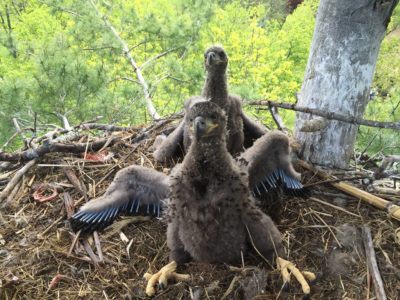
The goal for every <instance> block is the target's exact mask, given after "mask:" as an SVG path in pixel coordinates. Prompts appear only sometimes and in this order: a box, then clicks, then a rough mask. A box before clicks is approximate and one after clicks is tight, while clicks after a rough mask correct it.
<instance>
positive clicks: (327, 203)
mask: <svg viewBox="0 0 400 300" xmlns="http://www.w3.org/2000/svg"><path fill="white" fill-rule="evenodd" d="M308 199H310V200H312V201H315V202H318V203H321V204H323V205H326V206H329V207H332V208H334V209H337V210H340V211H342V212H345V213H346V214H349V215H351V216H354V217H357V218H361V216H359V215H356V214H355V213H352V212H350V211H348V210H346V209H344V208H342V207H340V206H336V205H333V204H331V203H329V202H325V201H322V200H320V199H317V198H315V197H309V198H308Z"/></svg>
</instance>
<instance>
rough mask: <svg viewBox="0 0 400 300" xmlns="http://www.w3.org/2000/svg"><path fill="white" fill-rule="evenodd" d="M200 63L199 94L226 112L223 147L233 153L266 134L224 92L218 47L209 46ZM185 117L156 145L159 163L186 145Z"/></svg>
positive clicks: (236, 99) (234, 98) (224, 63)
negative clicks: (204, 73)
mask: <svg viewBox="0 0 400 300" xmlns="http://www.w3.org/2000/svg"><path fill="white" fill-rule="evenodd" d="M204 66H205V69H206V71H207V77H206V80H205V83H204V87H203V92H202V96H203V97H204V98H206V99H207V100H209V101H211V102H214V103H216V104H218V105H219V106H220V107H221V108H222V109H223V110H224V111H225V113H226V114H227V117H228V120H227V129H228V130H227V138H226V139H227V141H226V142H227V148H228V151H229V152H230V153H231V154H232V155H233V156H236V155H237V154H238V153H240V152H242V151H243V149H244V147H246V148H247V147H249V146H251V145H252V143H253V141H254V140H256V139H257V138H259V137H261V136H262V135H263V134H265V133H266V130H265V128H264V127H262V126H261V125H259V124H257V123H256V122H254V121H252V120H251V119H250V118H248V117H247V116H246V115H245V114H244V112H243V110H242V102H241V100H240V98H239V97H237V96H234V95H229V94H228V83H227V79H226V70H227V66H228V56H227V54H226V53H225V51H224V49H223V48H222V47H220V46H212V47H210V48H209V49H207V50H206V52H205V53H204ZM192 101H193V98H191V99H189V101H187V102H186V103H185V105H184V111H185V113H186V112H188V111H189V110H190V107H191V105H193V103H192ZM188 126H190V124H188V120H187V118H186V117H184V119H183V120H182V121H181V123H180V124H179V125H178V127H177V128H176V129H175V130H174V131H173V132H172V133H171V134H170V135H169V136H168V137H166V138H165V139H164V140H163V141H162V142H161V143H159V144H158V145H157V146H156V150H155V151H154V158H155V159H156V160H157V161H159V162H165V161H168V160H170V159H172V158H174V157H176V156H177V155H178V154H179V153H181V152H182V147H183V152H186V151H187V150H188V148H189V146H190V135H189V134H188V132H187V129H188Z"/></svg>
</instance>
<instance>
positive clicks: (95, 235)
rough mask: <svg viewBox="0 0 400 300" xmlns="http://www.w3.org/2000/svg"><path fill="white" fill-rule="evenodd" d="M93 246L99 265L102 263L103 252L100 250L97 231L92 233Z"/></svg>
mask: <svg viewBox="0 0 400 300" xmlns="http://www.w3.org/2000/svg"><path fill="white" fill-rule="evenodd" d="M93 238H94V244H95V245H96V249H97V255H98V256H99V261H100V263H103V262H104V256H103V251H102V250H101V244H100V238H99V234H98V233H97V231H94V232H93Z"/></svg>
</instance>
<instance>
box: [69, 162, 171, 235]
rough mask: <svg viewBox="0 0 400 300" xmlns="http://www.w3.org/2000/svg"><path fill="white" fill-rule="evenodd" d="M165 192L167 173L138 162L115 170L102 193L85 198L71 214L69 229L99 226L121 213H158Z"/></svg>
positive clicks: (166, 193)
mask: <svg viewBox="0 0 400 300" xmlns="http://www.w3.org/2000/svg"><path fill="white" fill-rule="evenodd" d="M168 193H169V186H168V176H167V175H165V174H163V173H161V172H158V171H155V170H153V169H149V168H145V167H140V166H130V167H127V168H124V169H122V170H120V171H119V172H118V173H117V174H116V176H115V178H114V180H113V182H112V183H111V184H110V186H109V187H108V189H107V191H106V192H105V194H104V195H103V196H101V197H99V198H96V199H93V200H91V201H89V202H88V203H86V204H85V205H83V206H82V207H81V209H80V210H79V211H78V212H77V213H75V214H74V215H73V216H72V217H71V219H70V222H71V226H72V229H73V230H74V231H78V230H82V231H84V232H91V231H93V230H97V229H102V228H105V227H107V226H109V225H110V224H111V223H112V222H113V221H114V220H115V218H116V217H117V216H119V215H121V214H133V215H135V214H140V213H143V214H147V215H153V216H156V217H160V213H161V209H162V206H163V200H164V199H166V198H167V197H168Z"/></svg>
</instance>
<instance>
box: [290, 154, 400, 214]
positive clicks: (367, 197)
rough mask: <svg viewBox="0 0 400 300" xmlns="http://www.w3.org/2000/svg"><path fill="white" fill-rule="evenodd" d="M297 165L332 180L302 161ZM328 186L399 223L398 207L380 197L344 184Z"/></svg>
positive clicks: (399, 208) (399, 207) (332, 183)
mask: <svg viewBox="0 0 400 300" xmlns="http://www.w3.org/2000/svg"><path fill="white" fill-rule="evenodd" d="M297 163H298V164H299V165H300V166H302V167H303V168H305V169H307V170H311V171H313V172H315V174H317V175H318V176H320V177H321V178H323V179H324V180H330V179H334V178H332V176H329V175H328V174H327V173H325V172H324V171H322V170H318V169H316V168H315V167H314V166H312V165H311V164H309V163H307V162H305V161H303V160H298V162H297ZM330 184H331V185H332V186H334V187H335V188H337V189H339V190H341V191H343V192H345V193H347V194H349V195H352V196H354V197H356V198H357V199H361V200H363V201H365V202H367V203H369V204H371V205H373V206H375V207H377V208H379V209H382V210H385V211H387V212H388V215H389V217H392V218H394V219H396V220H399V221H400V206H398V205H395V204H394V203H392V202H390V201H387V200H385V199H382V198H380V197H377V196H374V195H372V194H370V193H368V192H366V191H363V190H360V189H359V188H356V187H355V186H352V185H350V184H347V183H345V182H331V183H330Z"/></svg>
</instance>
